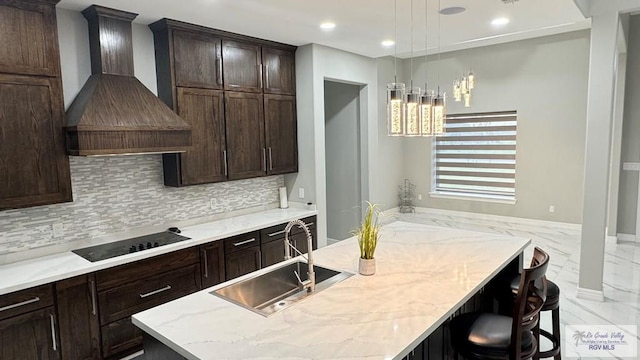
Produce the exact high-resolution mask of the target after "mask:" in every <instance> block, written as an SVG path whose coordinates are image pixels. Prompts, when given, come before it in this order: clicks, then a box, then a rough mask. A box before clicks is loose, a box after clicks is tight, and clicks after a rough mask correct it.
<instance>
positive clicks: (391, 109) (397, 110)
mask: <svg viewBox="0 0 640 360" xmlns="http://www.w3.org/2000/svg"><path fill="white" fill-rule="evenodd" d="M394 27H395V30H394V31H395V39H394V40H395V44H394V46H393V52H394V54H393V67H394V75H393V82H392V83H390V84H387V131H388V135H389V136H403V135H404V133H405V130H404V125H405V124H404V123H405V121H404V106H403V100H404V91H405V86H404V84H403V83H399V82H398V0H394Z"/></svg>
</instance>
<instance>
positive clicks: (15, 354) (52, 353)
mask: <svg viewBox="0 0 640 360" xmlns="http://www.w3.org/2000/svg"><path fill="white" fill-rule="evenodd" d="M55 321H56V319H55V313H54V309H53V307H48V308H44V309H41V310H37V311H32V312H28V313H26V314H24V315H20V316H15V317H12V318H8V319H5V320H2V321H0V359H2V360H49V359H59V358H60V351H59V348H58V339H57V336H58V335H57V333H56V332H57V329H56V328H57V324H56V323H55Z"/></svg>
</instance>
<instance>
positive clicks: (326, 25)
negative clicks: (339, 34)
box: [320, 21, 336, 30]
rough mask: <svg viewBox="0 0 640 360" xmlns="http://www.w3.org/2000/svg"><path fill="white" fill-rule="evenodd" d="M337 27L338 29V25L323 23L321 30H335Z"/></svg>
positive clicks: (328, 22)
mask: <svg viewBox="0 0 640 360" xmlns="http://www.w3.org/2000/svg"><path fill="white" fill-rule="evenodd" d="M335 27H336V24H335V23H332V22H330V21H327V22H323V23H322V24H320V29H322V30H333V29H335Z"/></svg>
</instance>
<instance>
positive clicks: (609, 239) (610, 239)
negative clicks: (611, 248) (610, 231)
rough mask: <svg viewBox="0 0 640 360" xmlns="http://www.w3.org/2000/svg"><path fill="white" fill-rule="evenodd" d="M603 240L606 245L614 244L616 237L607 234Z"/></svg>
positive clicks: (616, 240) (616, 241)
mask: <svg viewBox="0 0 640 360" xmlns="http://www.w3.org/2000/svg"><path fill="white" fill-rule="evenodd" d="M605 242H606V244H607V245H616V244H617V243H618V237H617V236H611V235H607V237H606V239H605Z"/></svg>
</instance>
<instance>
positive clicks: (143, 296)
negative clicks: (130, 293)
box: [140, 285, 171, 299]
mask: <svg viewBox="0 0 640 360" xmlns="http://www.w3.org/2000/svg"><path fill="white" fill-rule="evenodd" d="M167 290H171V285H167V286H165V287H163V288H162V289H158V290H154V291H152V292H148V293H146V294H140V299H144V298H146V297H148V296H151V295H155V294H159V293H161V292H163V291H167Z"/></svg>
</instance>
